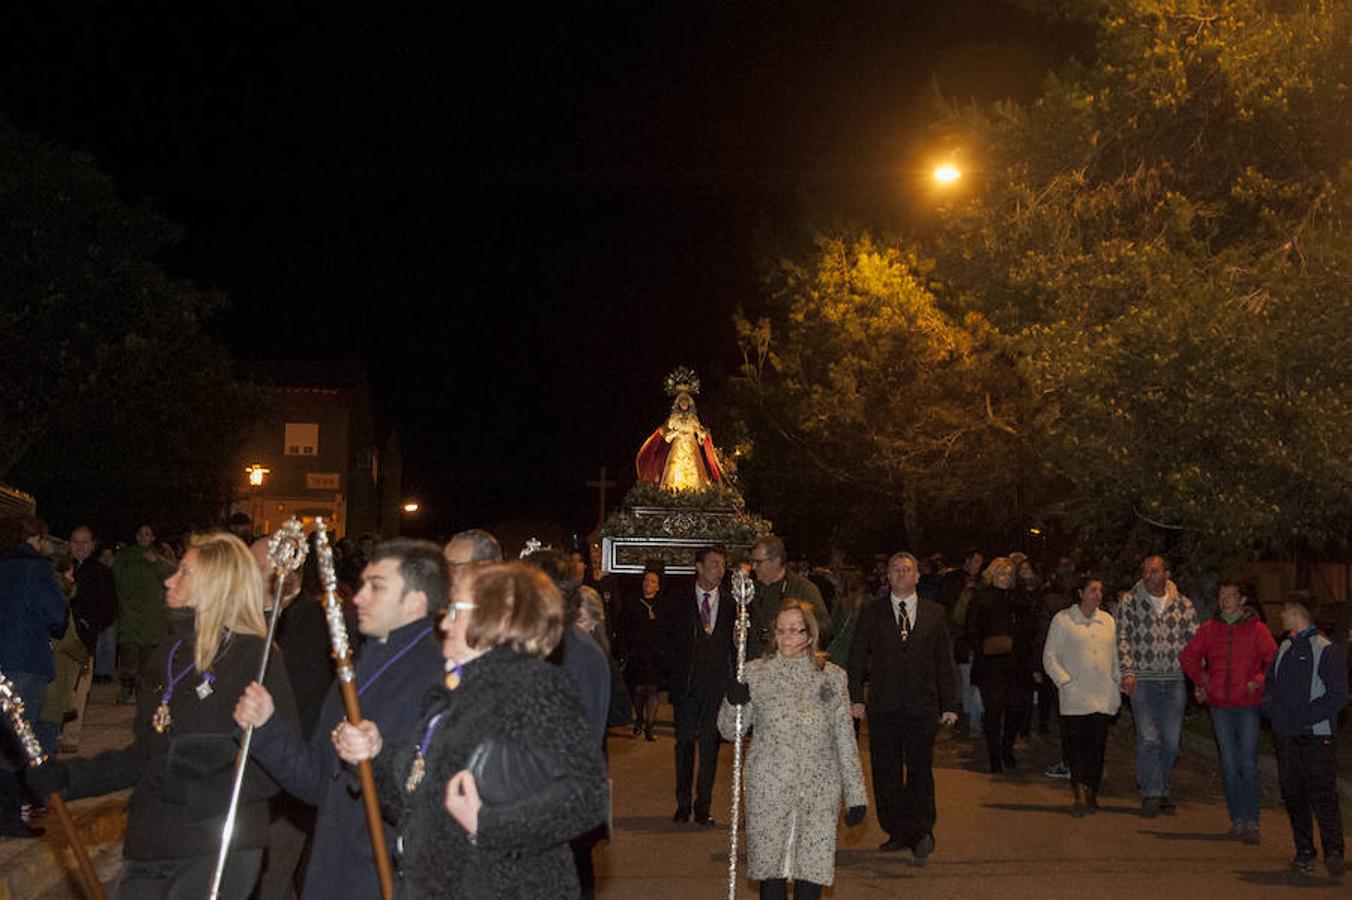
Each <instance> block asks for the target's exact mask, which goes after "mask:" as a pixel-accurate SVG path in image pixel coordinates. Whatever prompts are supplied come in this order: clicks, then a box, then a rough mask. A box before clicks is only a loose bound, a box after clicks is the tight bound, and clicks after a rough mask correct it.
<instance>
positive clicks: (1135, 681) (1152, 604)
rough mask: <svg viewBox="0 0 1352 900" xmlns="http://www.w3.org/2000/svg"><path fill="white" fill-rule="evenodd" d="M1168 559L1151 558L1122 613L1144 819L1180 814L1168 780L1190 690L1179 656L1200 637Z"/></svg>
mask: <svg viewBox="0 0 1352 900" xmlns="http://www.w3.org/2000/svg"><path fill="white" fill-rule="evenodd" d="M1170 574H1171V573H1170V571H1169V564H1168V563H1167V562H1165V560H1164V557H1162V556H1158V555H1151V556H1147V557H1146V558H1145V560H1144V561H1143V562H1142V563H1141V580H1140V581H1138V582H1136V585H1135V587H1133V588H1132V589H1131V590H1130V591H1128V592H1127V593H1125V594H1123V595H1122V599H1121V602H1120V603H1118V607H1117V613H1116V616H1115V618H1116V619H1117V657H1118V664H1119V665H1120V666H1121V668H1122V692H1123V693H1124V694H1126V695H1127V696H1128V697H1130V698H1131V713H1132V717H1133V718H1134V719H1135V720H1136V782H1137V788H1138V789H1139V790H1140V792H1141V815H1142V816H1143V817H1145V818H1147V819H1151V818H1154V817H1155V816H1157V815H1159V814H1160V813H1165V814H1167V815H1172V814H1173V813H1174V812H1175V811H1176V810H1175V806H1174V802H1173V800H1172V799H1171V798H1170V796H1169V779H1170V775H1171V774H1172V773H1173V769H1174V763H1175V762H1177V761H1178V746H1179V741H1180V740H1181V739H1182V736H1183V709H1184V707H1185V705H1186V703H1187V699H1188V698H1187V687H1186V686H1185V684H1184V681H1183V666H1182V664H1181V663H1180V662H1179V657H1180V656H1181V655H1182V653H1183V648H1184V647H1186V646H1187V644H1188V641H1190V640H1192V636H1193V635H1194V634H1195V633H1196V632H1197V611H1196V610H1195V609H1194V608H1193V605H1192V601H1191V600H1189V599H1188V598H1187V597H1184V596H1183V595H1182V594H1180V593H1179V592H1178V587H1177V586H1176V585H1175V584H1174V583H1173V581H1172V580H1170V578H1169V576H1170Z"/></svg>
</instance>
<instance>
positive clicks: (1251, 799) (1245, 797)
mask: <svg viewBox="0 0 1352 900" xmlns="http://www.w3.org/2000/svg"><path fill="white" fill-rule="evenodd" d="M1211 725H1212V727H1214V728H1215V729H1216V745H1217V746H1218V747H1219V748H1220V751H1221V770H1222V772H1224V774H1225V805H1226V806H1227V807H1229V809H1230V821H1231V822H1252V823H1254V824H1255V825H1257V824H1258V707H1256V706H1213V707H1211Z"/></svg>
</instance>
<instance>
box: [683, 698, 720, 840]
mask: <svg viewBox="0 0 1352 900" xmlns="http://www.w3.org/2000/svg"><path fill="white" fill-rule="evenodd" d="M722 700H723V697H722V694H721V692H719V691H693V692H691V693H689V694H686V695H685V696H684V697H682V698H681V699H679V700H675V701H673V702H672V710H673V712H674V713H675V716H676V805H677V806H679V807H682V808H690V807H691V806H692V804H691V797H690V782H691V778H692V776H693V775H694V773H695V746H696V745H698V746H699V780H698V782H697V783H696V785H695V796H694V804H693V808H694V811H695V816H696V817H697V818H704V817H705V816H708V815H709V802H710V800H711V798H712V797H713V793H714V777H715V776H716V775H717V774H718V742H719V736H718V706H719V704H720V703H721V702H722Z"/></svg>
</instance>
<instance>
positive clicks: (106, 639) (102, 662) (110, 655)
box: [94, 623, 117, 678]
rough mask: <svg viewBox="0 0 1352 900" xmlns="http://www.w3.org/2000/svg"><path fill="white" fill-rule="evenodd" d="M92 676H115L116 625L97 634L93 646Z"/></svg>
mask: <svg viewBox="0 0 1352 900" xmlns="http://www.w3.org/2000/svg"><path fill="white" fill-rule="evenodd" d="M94 675H95V676H96V677H98V678H104V677H107V678H113V677H115V676H116V675H117V623H113V624H112V625H109V626H108V627H107V628H105V629H103V630H102V631H100V632H99V639H98V642H97V643H95V644H94Z"/></svg>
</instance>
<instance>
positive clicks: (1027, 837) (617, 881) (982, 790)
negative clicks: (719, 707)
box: [0, 697, 1352, 900]
mask: <svg viewBox="0 0 1352 900" xmlns="http://www.w3.org/2000/svg"><path fill="white" fill-rule="evenodd" d="M100 699H101V700H104V699H106V700H107V701H108V705H107V708H106V709H105V710H101V711H100V712H99V713H97V714H95V716H94V718H95V720H96V723H97V725H96V728H95V730H93V731H92V732H91V736H90V740H89V744H90V747H89V748H88V749H89V750H96V749H101V747H102V745H105V744H106V745H109V746H112V745H116V744H117V743H119V742H121V741H125V739H126V736H127V735H126V721H125V720H126V719H127V708H126V707H112V706H111V705H110V701H111V697H109V698H102V697H101V698H100ZM663 712H664V713H665V714H666V716H667V717H668V718H667V721H668V722H669V721H670V719H669V716H670V710H669V709H664V710H663ZM105 719H106V721H104V720H105ZM100 726H101V727H100ZM1129 731H1130V723H1129V722H1127V721H1123V722H1121V723H1119V726H1118V729H1117V734H1115V735H1114V739H1113V740H1112V741H1110V744H1109V753H1108V769H1109V773H1108V779H1107V782H1106V784H1105V786H1104V792H1103V802H1104V804H1105V807H1106V809H1105V810H1104V811H1103V812H1102V813H1100V814H1099V815H1097V816H1093V817H1088V818H1085V819H1080V820H1076V819H1072V818H1071V817H1070V815H1069V799H1070V797H1069V794H1070V789H1069V786H1068V784H1067V783H1066V782H1063V781H1052V780H1051V779H1048V778H1045V777H1044V776H1043V775H1042V774H1041V771H1042V768H1043V766H1045V765H1046V764H1047V763H1049V762H1051V760H1052V758H1053V757H1054V756H1055V755H1056V752H1057V751H1056V748H1055V746H1054V745H1053V744H1051V743H1049V742H1047V741H1046V740H1044V739H1037V738H1034V740H1033V741H1032V742H1031V743H1030V744H1029V745H1028V746H1027V747H1020V748H1019V751H1018V753H1019V758H1020V762H1021V763H1022V764H1023V767H1022V773H1021V774H1017V775H1014V776H1012V777H1003V776H1000V777H992V776H990V775H988V774H985V773H984V772H983V771H981V768H982V766H981V764H980V756H982V755H984V754H983V753H982V752H981V750H980V746H979V741H977V740H971V741H961V740H958V739H957V738H956V737H953V736H951V735H945V736H944V737H943V738H942V739H941V741H940V744H939V747H938V752H937V754H936V780H937V782H938V796H939V811H940V812H939V823H938V825H937V827H936V829H935V836H936V840H937V845H938V846H937V849H936V852H935V854H934V856H932V857H931V858H930V863H929V865H928V866H927V867H925V868H923V869H922V868H917V867H916V866H914V864H913V863H912V861H911V858H910V856H909V854H906V853H901V854H886V855H884V854H880V853H878V852H877V850H876V848H877V846H878V844H879V843H881V841H882V840H883V835H882V833H881V831H880V830H879V829H878V826H877V823H876V821H874V819H873V817H872V815H871V814H870V816H869V817H868V819H867V820H866V821H865V823H864V825H862V826H860V827H859V828H856V829H845V828H843V827H842V829H841V842H840V847H839V853H838V860H837V870H836V884H835V888H834V890H833V892H831V893H829V894H828V896H830V897H834V898H838V900H849V898H882V897H897V896H907V897H911V896H921V897H928V896H934V897H961V898H966V897H998V898H1000V900H1018V898H1023V897H1028V898H1037V900H1053V898H1058V897H1068V898H1069V897H1074V898H1085V897H1090V898H1093V900H1106V898H1114V897H1123V898H1132V900H1151V898H1152V897H1154V896H1158V897H1165V896H1168V897H1171V898H1175V897H1178V898H1185V900H1196V898H1209V897H1224V898H1227V900H1230V898H1244V897H1273V896H1296V895H1297V894H1298V893H1300V894H1302V895H1308V896H1311V897H1320V896H1328V897H1345V896H1348V895H1349V893H1352V891H1349V888H1348V886H1347V885H1345V884H1337V883H1335V882H1333V881H1331V880H1330V879H1328V878H1325V877H1323V870H1322V868H1321V869H1320V877H1315V878H1303V877H1299V876H1295V875H1292V874H1289V873H1288V872H1287V870H1286V861H1287V860H1288V859H1289V858H1290V856H1291V852H1292V848H1291V841H1290V835H1289V831H1288V828H1287V825H1286V820H1285V815H1284V814H1283V813H1282V811H1281V809H1280V808H1279V807H1277V805H1276V798H1275V796H1273V795H1272V794H1271V793H1269V794H1268V795H1267V796H1265V807H1264V811H1263V827H1264V834H1263V843H1262V844H1261V845H1260V846H1257V847H1248V846H1243V845H1240V844H1236V843H1232V842H1230V841H1227V840H1224V839H1223V837H1222V835H1223V834H1224V832H1225V830H1226V829H1227V828H1228V826H1229V822H1228V821H1227V818H1226V814H1225V801H1224V797H1223V796H1222V794H1221V791H1220V783H1219V774H1218V773H1217V771H1216V768H1215V764H1214V763H1211V762H1208V761H1205V760H1202V759H1201V758H1199V757H1185V759H1184V761H1183V762H1182V763H1181V764H1180V767H1179V770H1178V773H1177V776H1176V778H1175V797H1176V799H1177V800H1178V801H1179V807H1180V808H1179V813H1178V815H1177V816H1175V817H1160V818H1156V819H1153V820H1145V819H1141V818H1140V817H1139V816H1137V815H1136V811H1137V809H1138V805H1139V804H1138V802H1137V798H1136V797H1135V795H1134V793H1133V785H1134V765H1133V753H1132V749H1131V740H1130V735H1129ZM104 732H106V734H105V733H104ZM657 737H658V740H657V741H656V742H655V743H648V742H646V741H644V740H643V739H641V738H633V737H630V736H629V734H628V732H627V730H625V731H623V732H622V731H621V730H619V729H617V730H615V731H613V732H612V737H611V740H610V760H611V774H612V777H613V780H614V782H615V827H616V833H615V839H614V841H613V842H612V843H610V844H608V845H602V846H601V847H600V848H598V850H597V854H596V859H597V865H598V870H599V873H600V877H601V882H600V884H601V890H600V896H601V897H602V898H605V900H628V898H635V900H639V898H642V900H664V898H680V900H686V898H718V897H726V896H727V892H728V884H727V872H728V830H727V815H728V810H729V809H730V800H729V796H730V795H729V786H730V783H731V758H732V752H731V747H730V746H725V747H724V748H723V755H722V759H721V763H720V769H719V778H718V785H717V791H716V795H715V807H714V814H715V816H716V817H717V818H718V827H717V828H715V829H713V830H706V829H703V828H698V827H696V826H693V825H684V826H678V825H675V824H673V823H672V822H671V813H672V811H673V810H674V808H675V801H674V798H673V794H672V787H673V776H672V731H671V727H670V725H666V726H663V727H659V728H658V732H657ZM866 737H867V732H865V738H866ZM864 773H865V776H867V775H868V774H869V773H868V765H867V763H866V764H865V766H864ZM870 796H871V795H870ZM99 803H103V804H105V806H104V807H103V808H102V811H101V810H100V808H98V807H97V806H96V804H99ZM78 806H79V807H81V809H79V810H78V811H77V815H79V816H80V817H81V818H84V819H87V820H88V821H89V823H90V825H89V827H90V829H91V830H97V829H100V828H106V827H113V825H114V824H116V823H114V822H113V812H112V811H113V810H114V809H116V808H118V807H120V801H119V800H118V799H117V798H109V799H108V800H106V801H82V802H81V803H80V804H78ZM1344 817H1345V819H1348V818H1352V804H1349V805H1347V807H1345V809H1344ZM109 837H112V840H108V839H107V838H105V840H106V841H107V842H106V843H104V844H102V845H101V846H100V847H99V851H100V852H99V853H98V859H97V860H96V865H98V867H99V870H100V874H101V875H102V876H104V877H105V878H107V879H111V878H112V877H113V876H114V874H115V872H116V869H117V865H118V863H117V853H118V848H119V845H118V843H117V841H116V838H115V837H113V836H111V835H109ZM22 844H23V846H22V847H21V846H16V845H15V843H14V842H0V863H2V864H3V868H4V869H6V870H8V872H7V873H5V874H11V875H12V876H13V877H12V878H0V898H3V897H6V896H16V897H27V898H33V897H35V896H36V897H40V898H41V900H80V897H81V895H80V894H79V893H78V891H77V888H76V886H75V884H74V883H73V882H72V881H70V880H65V881H64V883H61V884H56V885H50V886H49V885H47V884H44V887H43V889H42V890H41V891H33V890H24V889H22V888H21V887H19V885H20V884H21V883H23V881H24V879H25V878H27V877H30V876H22V875H21V871H22V870H25V869H27V868H29V866H30V865H31V867H32V868H33V869H45V868H46V867H47V866H50V865H51V864H52V861H53V857H52V856H50V855H46V854H47V853H51V852H56V853H60V852H61V850H60V843H59V839H55V836H53V840H50V841H47V842H22ZM43 848H49V849H48V850H46V851H44V850H43ZM743 848H745V840H743ZM25 850H26V851H27V852H23V851H25ZM16 854H18V855H17V856H16ZM67 864H68V863H67ZM742 868H743V869H744V863H743V866H742ZM39 880H40V879H37V878H36V877H35V876H32V880H31V881H29V882H28V883H29V884H36V883H37V881H39ZM48 881H50V879H48ZM7 887H12V888H17V890H15V891H14V892H13V893H11V892H10V890H7V889H6V888H7ZM738 896H739V897H754V896H756V885H755V884H754V883H752V882H749V881H747V880H745V878H742V879H741V880H740V881H739V884H738Z"/></svg>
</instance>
